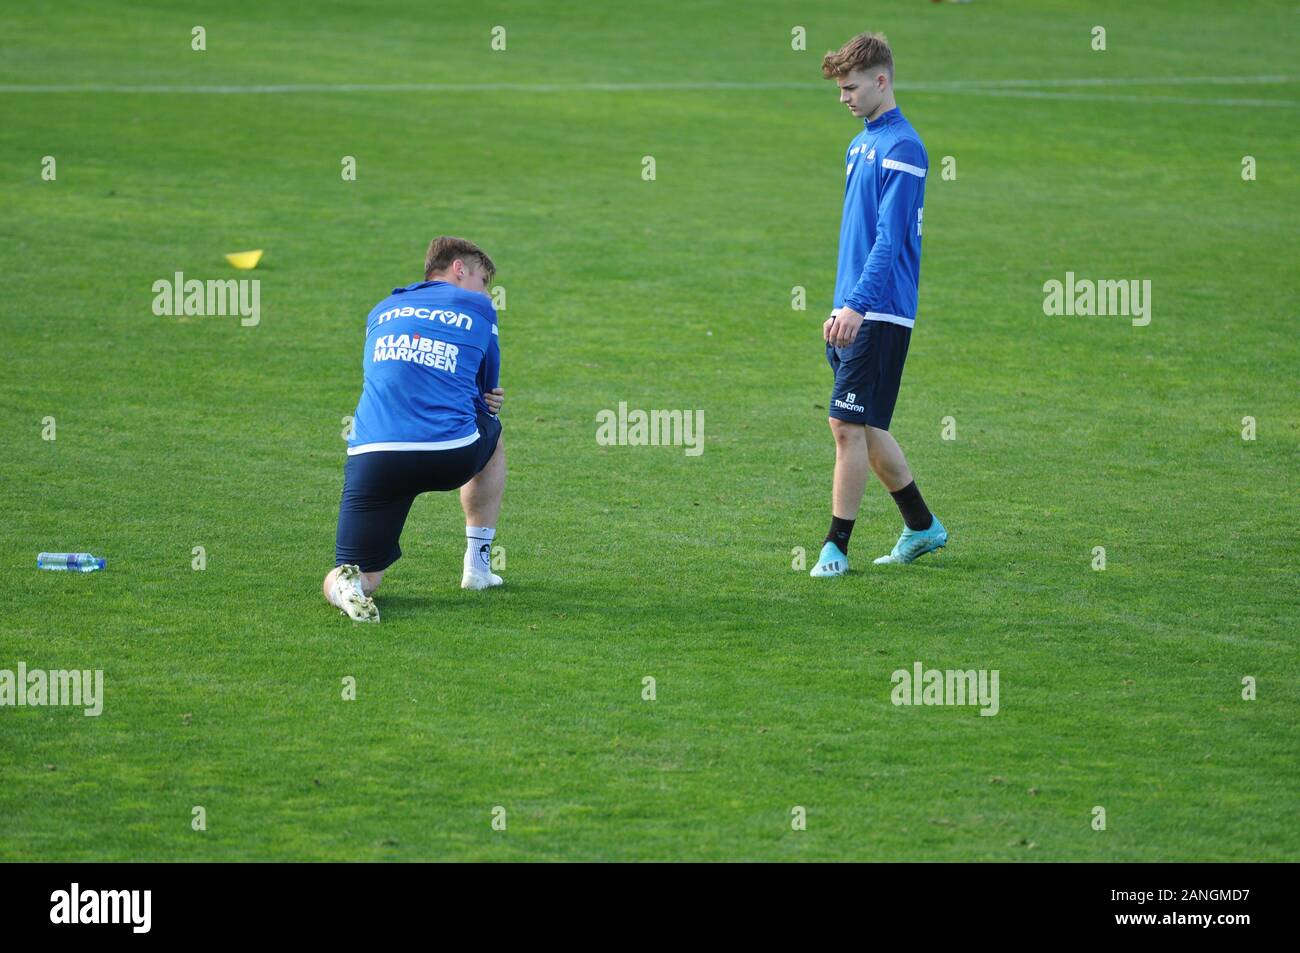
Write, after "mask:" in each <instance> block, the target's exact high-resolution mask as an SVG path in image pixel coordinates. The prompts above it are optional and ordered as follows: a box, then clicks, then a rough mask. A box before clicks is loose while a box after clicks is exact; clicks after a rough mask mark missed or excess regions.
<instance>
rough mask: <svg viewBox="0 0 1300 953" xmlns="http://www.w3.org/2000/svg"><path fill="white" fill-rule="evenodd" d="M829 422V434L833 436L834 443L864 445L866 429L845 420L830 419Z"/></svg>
mask: <svg viewBox="0 0 1300 953" xmlns="http://www.w3.org/2000/svg"><path fill="white" fill-rule="evenodd" d="M829 420H830V422H831V433H832V434H833V435H834V436H835V442H836V443H840V444H859V443H866V440H867V428H866V427H864V426H863V425H862V424H855V423H850V422H849V421H847V420H840V419H839V418H838V417H831V418H829Z"/></svg>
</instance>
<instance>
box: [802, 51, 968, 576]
mask: <svg viewBox="0 0 1300 953" xmlns="http://www.w3.org/2000/svg"><path fill="white" fill-rule="evenodd" d="M822 75H823V76H825V77H826V78H827V79H834V80H835V81H836V83H837V84H838V86H839V89H840V102H842V103H844V104H845V105H847V106H848V108H849V111H850V112H851V113H853V115H854V116H857V117H859V118H861V119H863V120H864V122H865V125H866V128H864V129H863V130H862V131H861V132H860V133H858V135H857V136H855V137H854V139H853V141H852V142H851V143H849V149H848V155H847V156H846V168H845V176H846V180H845V183H844V214H843V218H842V220H841V223H840V257H839V268H838V271H837V274H836V278H835V309H834V311H832V312H831V316H830V317H829V318H827V319H826V323H825V325H823V328H822V336H823V337H824V338H825V340H826V359H827V361H829V362H830V365H831V369H832V370H833V371H834V372H835V385H834V388H833V390H832V392H831V402H830V412H829V413H830V426H831V433H832V434H833V435H834V436H835V477H834V484H833V487H832V493H831V528H830V532H828V533H827V534H826V541H825V543H824V544H823V546H822V551H821V555H820V556H819V557H818V560H817V565H816V566H814V567H813V569H812V572H811V575H813V576H842V575H844V574H845V573H846V572H848V569H849V559H848V549H849V536H850V535H851V534H852V532H853V523H854V521H855V520H856V519H857V516H858V507H859V506H860V505H861V503H862V494H863V491H864V490H865V489H866V484H867V471H868V469H870V471H871V472H873V473H875V474H876V476H877V478H879V480H880V482H881V483H883V484H884V485H885V489H886V490H888V491H889V493H890V495H891V496H892V497H893V498H894V502H895V503H897V504H898V509H899V511H900V512H901V513H902V516H903V523H904V528H903V534H902V535H901V536H899V538H898V542H897V543H895V544H894V549H893V551H892V552H890V553H889V555H887V556H881V557H880V558H879V559H877V560H875V561H876V562H877V563H910V562H912V561H913V560H914V559H916V558H918V557H919V556H923V555H925V554H926V553H928V552H932V551H933V550H936V549H939V548H940V547H942V546H944V545H945V544H946V543H947V542H948V531H947V530H946V529H944V527H943V524H942V523H940V522H939V520H938V518H937V517H935V516H934V515H932V514H931V513H930V510H929V509H928V508H927V507H926V505H925V501H924V500H923V499H922V498H921V491H920V490H918V489H917V488H916V481H914V480H913V479H912V471H911V470H910V469H908V466H907V460H906V458H904V456H903V451H902V449H900V448H899V446H898V442H897V441H896V440H895V439H894V438H893V437H892V436H891V435H890V433H889V422H890V418H891V417H892V416H893V413H894V403H895V401H896V400H897V399H898V386H899V382H900V381H901V379H902V376H903V362H904V360H905V359H906V358H907V346H908V342H909V341H910V339H911V336H912V326H913V324H914V323H915V321H916V304H917V286H918V282H919V280H920V273H921V214H922V209H923V207H924V204H925V175H926V170H927V168H928V167H929V160H928V158H927V157H926V153H925V147H924V146H923V145H922V144H921V137H920V136H918V135H917V134H916V130H914V129H913V128H912V126H911V124H910V123H908V121H907V120H906V119H904V118H903V114H902V113H901V112H900V111H899V109H898V106H897V104H896V103H895V102H894V56H893V53H892V52H891V51H890V49H889V42H888V41H887V40H886V39H885V37H884V35H883V34H881V33H862V34H859V35H858V36H855V37H854V38H853V39H851V40H849V41H848V42H847V43H845V44H844V46H842V47H841V48H840V49H839V50H837V51H835V52H831V53H827V54H826V56H825V57H824V58H823V60H822Z"/></svg>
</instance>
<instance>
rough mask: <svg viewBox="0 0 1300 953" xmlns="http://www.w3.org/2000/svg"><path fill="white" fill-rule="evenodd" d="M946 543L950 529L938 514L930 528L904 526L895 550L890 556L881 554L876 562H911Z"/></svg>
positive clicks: (877, 563)
mask: <svg viewBox="0 0 1300 953" xmlns="http://www.w3.org/2000/svg"><path fill="white" fill-rule="evenodd" d="M946 545H948V531H947V530H946V529H944V528H943V524H942V523H940V522H939V517H937V516H936V517H934V521H933V522H932V523H931V524H930V528H929V529H924V530H912V529H908V528H907V527H903V535H902V536H900V537H898V542H896V543H895V544H894V550H893V552H891V553H890V554H889V555H888V556H881V557H880V558H879V559H877V560H875V564H876V565H877V566H883V565H887V564H889V563H910V562H913V561H915V560H916V559H918V558H920V557H921V556H924V555H925V554H926V553H932V552H934V551H935V550H936V549H942V548H943V547H944V546H946Z"/></svg>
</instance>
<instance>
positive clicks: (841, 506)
mask: <svg viewBox="0 0 1300 953" xmlns="http://www.w3.org/2000/svg"><path fill="white" fill-rule="evenodd" d="M829 419H830V424H831V433H832V434H834V436H835V477H834V481H833V483H832V485H831V513H832V514H833V515H835V516H838V517H839V518H840V519H846V520H855V519H857V518H858V507H860V506H861V505H862V494H863V493H864V492H865V491H866V488H867V474H868V473H869V472H870V466H869V464H870V462H871V461H870V444H869V443H868V441H867V433H866V432H867V430H868V429H869V428H868V427H865V426H863V425H862V424H855V423H850V422H849V421H847V420H839V419H837V418H835V417H831V418H829Z"/></svg>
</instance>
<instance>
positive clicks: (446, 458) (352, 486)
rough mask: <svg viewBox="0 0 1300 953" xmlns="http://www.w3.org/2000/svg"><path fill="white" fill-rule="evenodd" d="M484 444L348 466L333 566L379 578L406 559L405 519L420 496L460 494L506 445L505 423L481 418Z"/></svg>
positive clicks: (365, 458) (380, 453)
mask: <svg viewBox="0 0 1300 953" xmlns="http://www.w3.org/2000/svg"><path fill="white" fill-rule="evenodd" d="M478 432H479V438H478V439H477V440H475V441H474V442H473V443H470V444H466V445H465V446H463V447H456V448H454V449H452V450H372V451H370V452H369V453H357V454H353V455H351V456H349V457H348V460H347V463H345V464H344V465H343V501H342V502H341V503H340V504H339V529H338V535H337V536H336V537H335V541H334V564H335V565H336V566H342V565H343V564H344V563H352V564H355V565H357V566H360V567H361V571H362V572H379V570H381V569H387V568H388V567H389V566H391V565H392V564H393V563H395V562H397V560H398V559H400V558H401V555H402V547H401V546H399V545H398V539H399V538H400V537H401V535H402V527H403V526H404V525H405V524H406V514H407V513H409V512H410V510H411V504H412V503H414V502H415V498H416V497H417V496H419V495H420V494H421V493H428V492H431V491H436V490H455V489H458V488H459V487H462V486H464V485H465V484H466V483H468V482H469V481H470V480H471V479H473V478H474V476H475V475H476V474H477V473H479V471H481V470H482V469H483V468H484V467H485V466H487V464H488V461H489V460H491V459H492V454H493V453H495V452H496V449H497V442H498V441H499V440H500V439H501V421H500V420H498V419H497V418H496V417H493V416H492V415H491V414H479V415H478Z"/></svg>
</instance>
